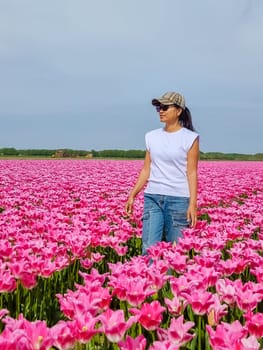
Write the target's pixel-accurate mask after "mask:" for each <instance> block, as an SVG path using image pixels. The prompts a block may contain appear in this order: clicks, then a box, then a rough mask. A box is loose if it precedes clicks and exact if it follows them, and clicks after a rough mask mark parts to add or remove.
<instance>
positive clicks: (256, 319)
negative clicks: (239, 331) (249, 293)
mask: <svg viewBox="0 0 263 350" xmlns="http://www.w3.org/2000/svg"><path fill="white" fill-rule="evenodd" d="M244 316H245V319H246V327H247V329H248V332H249V333H250V334H251V335H254V336H256V337H257V338H263V313H260V312H257V313H255V314H253V313H252V312H251V310H249V311H248V312H247V313H246V314H245V315H244Z"/></svg>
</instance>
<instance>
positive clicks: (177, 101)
mask: <svg viewBox="0 0 263 350" xmlns="http://www.w3.org/2000/svg"><path fill="white" fill-rule="evenodd" d="M152 104H153V105H154V106H158V105H160V104H162V105H177V106H179V107H181V108H182V109H185V99H184V96H182V95H180V94H178V92H166V93H165V94H164V95H162V96H161V97H159V98H154V99H153V100H152Z"/></svg>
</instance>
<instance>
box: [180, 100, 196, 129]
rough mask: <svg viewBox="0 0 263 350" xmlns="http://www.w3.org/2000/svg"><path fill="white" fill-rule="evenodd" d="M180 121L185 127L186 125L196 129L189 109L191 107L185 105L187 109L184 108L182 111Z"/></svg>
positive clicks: (187, 127) (188, 127)
mask: <svg viewBox="0 0 263 350" xmlns="http://www.w3.org/2000/svg"><path fill="white" fill-rule="evenodd" d="M178 108H181V107H180V106H178ZM179 121H180V123H181V125H182V126H183V127H185V128H186V129H189V130H192V131H195V129H194V126H193V123H192V116H191V112H190V111H189V109H188V108H187V107H185V109H182V113H181V115H180V117H179Z"/></svg>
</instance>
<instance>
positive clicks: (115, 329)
mask: <svg viewBox="0 0 263 350" xmlns="http://www.w3.org/2000/svg"><path fill="white" fill-rule="evenodd" d="M98 320H99V321H101V327H99V328H98V332H103V333H105V335H106V337H107V339H108V340H109V341H110V342H112V343H118V342H119V341H120V340H122V338H123V337H124V335H125V332H126V331H127V330H128V329H129V328H130V327H131V326H132V324H133V323H135V322H136V321H137V318H136V317H130V318H129V320H128V321H127V322H126V321H125V318H124V312H123V310H117V311H113V310H111V309H107V310H106V311H105V312H104V313H102V314H101V315H100V316H98Z"/></svg>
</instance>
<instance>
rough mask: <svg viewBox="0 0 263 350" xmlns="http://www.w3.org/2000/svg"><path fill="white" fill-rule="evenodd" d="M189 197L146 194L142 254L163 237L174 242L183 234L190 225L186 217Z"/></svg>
mask: <svg viewBox="0 0 263 350" xmlns="http://www.w3.org/2000/svg"><path fill="white" fill-rule="evenodd" d="M188 206H189V198H188V197H174V196H165V195H160V194H149V193H145V194H144V211H143V217H142V220H143V226H142V254H143V255H145V254H147V249H148V248H149V247H150V246H152V245H154V244H155V243H157V242H160V241H161V240H162V239H163V238H164V239H165V241H167V242H174V241H177V240H178V237H180V236H182V229H183V228H185V227H188V224H189V223H188V221H187V218H186V213H187V209H188Z"/></svg>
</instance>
